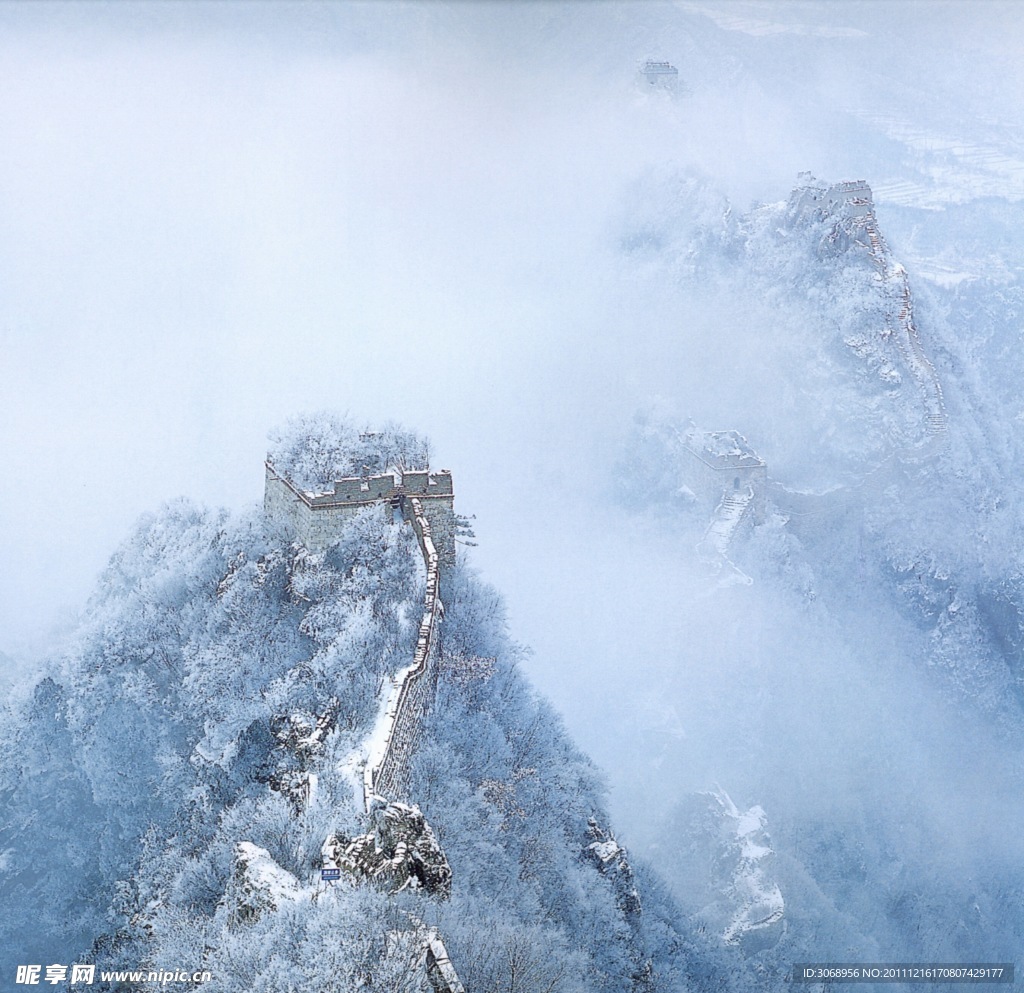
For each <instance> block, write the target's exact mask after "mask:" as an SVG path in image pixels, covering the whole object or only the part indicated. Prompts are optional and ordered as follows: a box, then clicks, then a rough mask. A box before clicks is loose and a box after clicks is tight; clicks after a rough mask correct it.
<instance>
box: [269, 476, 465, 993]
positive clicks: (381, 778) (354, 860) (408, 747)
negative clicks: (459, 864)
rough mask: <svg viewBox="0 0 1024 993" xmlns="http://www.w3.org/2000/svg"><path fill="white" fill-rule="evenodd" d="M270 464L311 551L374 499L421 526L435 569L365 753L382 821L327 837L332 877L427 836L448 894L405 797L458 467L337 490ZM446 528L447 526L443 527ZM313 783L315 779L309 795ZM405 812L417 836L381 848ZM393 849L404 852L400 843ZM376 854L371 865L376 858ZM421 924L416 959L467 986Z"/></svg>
mask: <svg viewBox="0 0 1024 993" xmlns="http://www.w3.org/2000/svg"><path fill="white" fill-rule="evenodd" d="M265 468H266V483H265V492H264V510H265V511H266V513H267V515H268V516H269V517H271V518H273V519H276V520H277V521H279V522H286V523H287V524H288V525H289V526H290V530H291V532H292V533H293V534H294V536H295V538H296V540H297V541H298V542H299V543H300V544H302V545H303V546H304V547H305V548H307V549H309V550H311V551H318V550H322V549H324V548H326V547H327V546H328V545H329V544H330V543H331V542H332V541H335V540H337V538H338V536H339V534H340V533H341V530H342V528H343V527H344V525H345V523H346V522H347V521H349V520H351V518H352V517H353V516H355V515H356V514H358V513H359V512H361V511H363V510H365V509H366V508H371V507H377V508H381V509H382V510H383V511H384V512H387V513H390V514H391V515H392V517H394V515H395V514H396V513H400V514H401V516H402V518H403V519H404V520H405V521H406V522H407V523H409V524H411V526H412V528H413V531H414V533H415V535H416V540H417V544H418V545H419V549H420V553H421V555H422V557H423V565H424V568H425V571H426V593H425V596H424V601H423V614H422V617H421V619H420V623H419V628H418V631H417V636H416V646H415V649H414V651H413V659H412V663H411V664H410V665H408V666H406V667H405V668H404V669H401V670H400V671H399V672H398V673H396V675H395V676H394V677H393V679H392V681H391V687H390V691H389V692H388V694H387V697H386V699H385V700H384V703H383V706H382V708H381V711H380V713H379V714H378V717H377V721H376V723H375V726H374V730H373V731H372V732H371V734H370V736H369V739H368V744H367V746H366V754H365V757H364V760H363V774H362V792H363V804H364V808H365V810H366V813H367V814H368V815H369V816H370V818H371V824H372V825H373V829H372V830H371V832H370V833H369V834H367V835H362V836H360V837H358V838H356V839H352V840H350V841H347V842H339V841H338V840H337V839H335V838H328V839H327V841H326V842H325V843H324V861H323V865H324V876H325V877H326V876H327V875H328V874H329V873H332V872H335V871H336V872H338V873H340V872H341V871H348V872H350V873H352V874H353V875H355V876H357V877H358V876H359V875H362V876H364V877H367V876H370V875H371V874H372V875H373V876H375V877H377V878H382V877H383V878H388V871H389V870H392V869H394V870H395V871H398V872H399V874H402V873H403V872H404V859H405V856H406V853H407V852H409V851H410V850H412V849H415V848H416V847H417V843H418V842H419V841H421V840H423V841H425V845H424V846H423V847H424V848H425V849H427V853H426V855H425V856H423V855H422V854H421V853H418V852H413V854H415V855H416V856H417V857H418V858H419V859H420V861H419V866H418V867H419V868H420V869H421V870H422V867H423V863H424V862H431V859H432V864H430V865H429V866H428V870H429V871H430V872H431V880H432V881H433V883H435V884H436V887H437V891H438V892H440V893H441V894H442V895H443V894H444V893H445V892H447V887H448V886H449V885H450V878H451V870H450V869H449V868H448V866H447V861H446V860H445V859H444V855H443V853H440V850H439V849H438V848H437V846H436V841H435V840H434V837H433V833H432V832H431V830H430V828H429V826H428V825H427V824H426V822H425V819H423V817H422V814H420V812H419V809H418V808H417V807H410V806H408V805H407V804H405V803H402V802H400V801H401V800H403V799H408V797H407V796H406V794H407V790H408V765H409V761H410V759H411V758H412V755H413V752H414V749H415V745H416V739H417V736H418V732H419V728H420V724H421V721H422V719H423V716H424V714H425V713H426V712H427V711H428V710H429V709H430V706H431V704H432V702H433V697H434V694H435V691H436V688H437V665H436V659H435V655H436V652H435V646H436V631H437V625H438V622H439V620H440V618H441V616H442V615H443V613H444V606H443V604H442V601H441V573H442V565H444V564H451V563H452V562H454V558H455V548H454V540H455V537H454V525H453V522H452V514H453V510H454V491H453V488H452V477H451V473H450V472H449V471H448V470H447V469H445V470H441V471H440V472H431V471H429V470H413V471H407V470H402V469H397V468H396V469H394V470H393V471H391V472H387V473H382V474H377V475H368V476H359V477H347V478H344V479H339V480H335V481H334V484H333V487H332V489H331V490H330V491H329V492H319V493H318V492H310V491H306V490H303V489H301V488H300V487H298V486H296V485H295V484H294V483H293V482H292V481H291V480H290V479H288V478H287V477H286V476H285V475H284V474H283V473H279V472H278V471H277V470H276V469H275V468H274V466H273V464H272V463H271V462H270V461H267V462H266V464H265ZM432 518H433V521H432V520H431V519H432ZM438 531H440V532H441V536H438V537H435V535H436V533H437V532H438ZM438 546H440V547H438ZM432 663H434V664H432ZM312 792H313V791H312V789H311V788H307V789H306V791H305V796H306V798H307V800H308V798H309V796H311V795H312ZM396 821H402V822H403V826H404V827H406V828H408V824H409V823H412V824H413V825H414V826H415V827H414V830H413V833H414V834H415V837H408V836H407V837H402V838H401V840H398V841H397V842H396V843H394V844H393V845H392V846H391V847H392V848H393V849H395V850H396V852H397V857H393V858H390V859H389V858H386V857H381V850H382V849H383V846H381V845H380V842H379V839H380V836H381V835H383V834H385V833H386V832H387V830H388V828H389V827H391V828H393V827H394V824H395V822H396ZM437 853H440V863H441V864H438V859H437ZM388 854H391V855H395V852H390V853H388ZM374 859H375V862H374V863H373V871H372V873H371V871H370V869H369V868H368V860H374ZM397 882H398V888H399V889H401V888H404V886H405V885H407V884H408V878H407V879H406V880H405V881H401V880H398V881H397ZM414 924H415V927H414V928H413V930H414V932H415V933H417V934H420V933H422V934H421V939H420V940H418V941H417V942H415V948H414V950H413V953H412V954H413V959H414V962H413V964H414V965H416V967H417V968H422V969H423V970H424V971H425V973H426V976H427V979H428V980H429V981H430V984H431V986H432V987H433V989H434V990H435V993H465V989H464V987H463V985H462V983H461V981H460V980H459V977H458V973H457V972H456V970H455V967H454V966H453V965H452V962H451V960H450V959H449V957H448V952H447V950H446V948H445V945H444V941H443V939H442V938H441V935H440V934H439V933H438V932H437V930H436V929H428V930H424V929H423V928H422V925H420V924H419V922H414Z"/></svg>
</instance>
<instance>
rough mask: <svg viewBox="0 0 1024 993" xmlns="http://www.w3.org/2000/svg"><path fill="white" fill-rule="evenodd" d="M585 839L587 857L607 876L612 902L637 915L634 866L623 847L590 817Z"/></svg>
mask: <svg viewBox="0 0 1024 993" xmlns="http://www.w3.org/2000/svg"><path fill="white" fill-rule="evenodd" d="M587 837H588V838H589V839H590V843H589V844H588V845H587V847H586V848H585V849H584V854H585V855H586V857H587V858H588V859H589V860H590V861H591V862H593V863H594V864H595V865H596V866H597V868H598V871H599V872H600V873H601V875H603V876H607V877H608V878H609V879H610V880H611V883H612V887H613V888H614V890H615V899H616V902H617V903H618V905H619V909H620V910H621V911H622V912H623V913H624V914H639V913H640V910H641V905H640V894H639V893H638V892H637V889H636V884H635V883H634V881H633V867H632V866H631V865H630V864H629V859H628V858H627V857H626V849H625V848H623V847H622V846H621V845H620V844H619V843H618V842H617V841H616V840H615V836H614V835H612V834H611V833H610V832H607V833H606V832H605V831H602V830H601V828H600V827H598V824H597V821H595V820H594V819H593V818H592V817H591V818H590V820H588V821H587Z"/></svg>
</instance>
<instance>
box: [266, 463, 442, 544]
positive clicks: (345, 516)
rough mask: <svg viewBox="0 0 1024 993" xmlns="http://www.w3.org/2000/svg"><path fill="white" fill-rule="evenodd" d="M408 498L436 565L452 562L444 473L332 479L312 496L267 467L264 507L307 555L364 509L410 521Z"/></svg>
mask: <svg viewBox="0 0 1024 993" xmlns="http://www.w3.org/2000/svg"><path fill="white" fill-rule="evenodd" d="M413 497H415V498H416V499H417V500H419V502H420V507H421V508H422V512H423V515H424V516H425V517H426V518H427V520H428V521H429V522H430V525H431V529H432V531H433V536H434V543H435V545H436V546H437V551H438V556H439V557H440V559H441V563H442V564H449V563H451V562H454V560H455V524H454V512H455V492H454V490H453V488H452V474H451V472H450V471H449V470H448V469H440V470H437V471H433V470H430V469H418V470H411V471H406V470H401V469H392V470H391V471H389V472H385V473H379V474H376V475H372V476H346V477H345V478H343V479H336V480H334V483H333V484H332V488H331V489H330V490H327V491H323V492H314V491H312V490H304V489H301V488H300V487H298V486H296V485H295V483H293V482H292V481H291V480H290V479H288V478H287V477H286V476H285V475H284V474H283V473H279V472H278V471H277V470H276V469H275V468H274V466H273V463H271V462H270V461H269V460H268V461H267V463H266V488H265V490H264V495H263V509H264V510H265V511H266V512H267V514H269V515H271V516H272V517H274V518H276V519H277V520H281V521H284V522H286V523H287V525H288V526H289V527H290V529H291V530H292V531H293V532H294V533H295V537H296V538H297V539H298V540H299V541H301V542H302V544H304V545H305V546H306V547H307V548H308V549H310V551H321V550H323V549H324V548H326V547H327V546H328V545H330V544H331V543H332V542H334V541H337V539H338V537H339V536H340V534H341V531H342V529H343V528H344V526H345V523H346V521H348V520H350V519H351V518H352V517H354V516H355V515H356V514H357V513H359V511H361V510H365V509H366V508H367V507H377V508H379V509H380V512H381V513H382V514H387V515H389V516H390V515H393V514H394V513H395V511H400V512H401V514H402V518H403V519H404V520H406V521H409V520H411V519H412V513H411V507H410V505H409V501H410V500H411V499H412V498H413Z"/></svg>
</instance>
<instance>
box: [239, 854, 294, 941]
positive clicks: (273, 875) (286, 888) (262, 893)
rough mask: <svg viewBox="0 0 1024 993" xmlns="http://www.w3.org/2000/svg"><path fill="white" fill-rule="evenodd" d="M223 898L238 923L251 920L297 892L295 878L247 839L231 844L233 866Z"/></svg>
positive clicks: (273, 909)
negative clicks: (233, 854) (234, 844)
mask: <svg viewBox="0 0 1024 993" xmlns="http://www.w3.org/2000/svg"><path fill="white" fill-rule="evenodd" d="M226 896H227V899H228V900H229V901H230V902H231V904H232V907H231V914H232V918H233V920H234V921H235V922H236V923H238V924H251V923H252V922H253V921H255V920H257V919H258V918H259V917H260V916H262V915H263V914H265V913H272V912H273V911H275V910H277V909H278V908H279V907H280V906H281V905H282V904H284V903H288V902H293V901H295V900H298V899H299V898H300V896H301V887H300V886H299V881H298V880H297V879H296V878H295V877H294V876H293V875H292V874H291V873H290V872H288V870H287V869H282V868H281V866H279V865H278V864H277V863H276V862H275V861H274V859H273V857H272V856H271V854H270V852H268V851H267V850H266V849H265V848H260V847H259V845H254V844H252V843H251V842H249V841H240V842H239V843H238V844H237V845H236V846H235V869H234V874H233V877H232V881H231V885H230V886H229V887H228V891H227V894H226Z"/></svg>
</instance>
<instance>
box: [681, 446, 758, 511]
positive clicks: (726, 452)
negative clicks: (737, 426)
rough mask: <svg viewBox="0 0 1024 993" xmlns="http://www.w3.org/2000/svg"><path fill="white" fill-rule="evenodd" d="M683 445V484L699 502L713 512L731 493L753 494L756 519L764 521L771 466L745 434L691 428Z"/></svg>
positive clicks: (752, 507) (752, 499)
mask: <svg viewBox="0 0 1024 993" xmlns="http://www.w3.org/2000/svg"><path fill="white" fill-rule="evenodd" d="M683 446H684V448H685V449H686V453H687V455H688V456H689V457H688V458H687V459H685V460H684V461H683V464H682V469H683V481H684V482H685V483H686V485H687V486H688V487H689V488H690V489H691V490H692V491H693V493H694V495H695V496H696V497H697V499H698V500H700V501H701V502H702V503H705V504H707V506H708V507H709V508H712V509H713V508H714V507H715V506H716V505H717V504H718V503H720V502H721V500H722V499H723V498H724V497H726V496H728V495H729V494H734V493H737V494H738V493H741V492H743V493H746V492H749V493H750V505H751V510H752V511H753V514H754V519H755V520H761V519H762V517H763V516H764V497H765V485H766V483H767V478H768V467H767V465H766V464H765V461H764V459H762V458H761V457H760V456H759V455H758V454H757V453H756V452H755V451H754V450H753V449H752V448H751V447H750V445H749V444H748V443H747V439H746V438H744V437H743V435H741V434H739V433H737V432H736V431H700V430H698V429H696V428H691V429H690V430H689V431H688V432H687V433H686V434H685V435H684V436H683Z"/></svg>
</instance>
